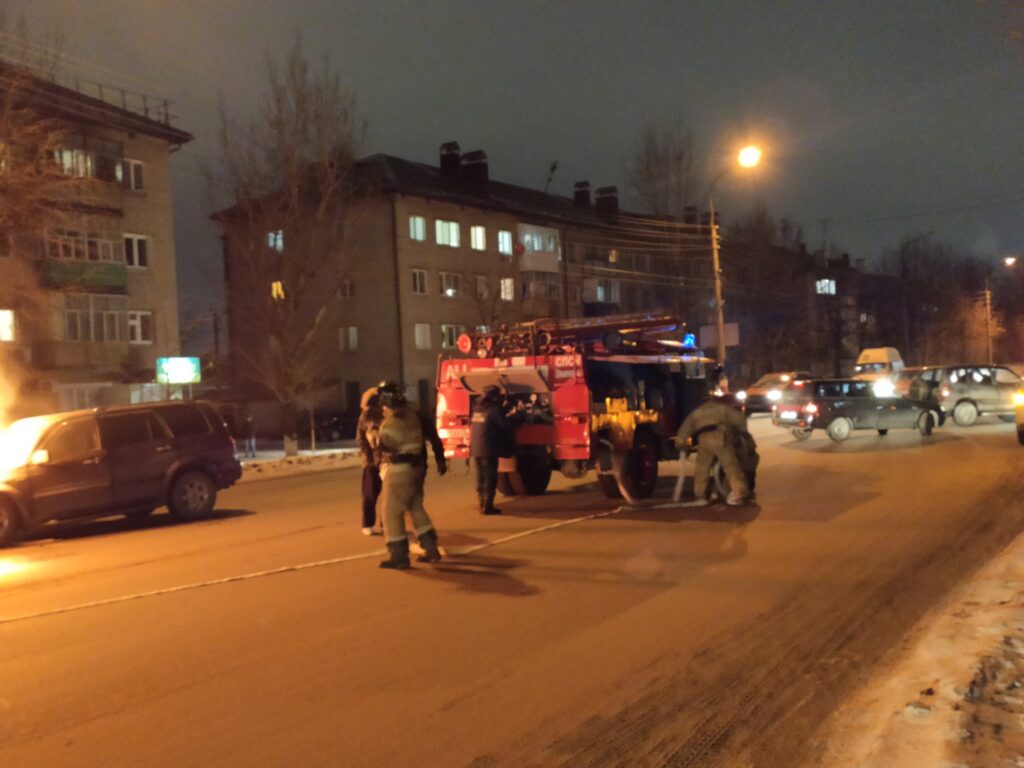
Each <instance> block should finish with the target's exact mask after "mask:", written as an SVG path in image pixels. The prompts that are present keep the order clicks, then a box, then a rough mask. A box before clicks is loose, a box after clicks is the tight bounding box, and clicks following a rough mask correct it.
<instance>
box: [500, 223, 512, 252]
mask: <svg viewBox="0 0 1024 768" xmlns="http://www.w3.org/2000/svg"><path fill="white" fill-rule="evenodd" d="M498 253H500V254H502V255H503V256H511V255H512V233H511V232H509V231H508V230H505V229H499V230H498Z"/></svg>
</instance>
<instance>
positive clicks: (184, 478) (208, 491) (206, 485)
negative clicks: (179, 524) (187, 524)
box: [167, 472, 217, 520]
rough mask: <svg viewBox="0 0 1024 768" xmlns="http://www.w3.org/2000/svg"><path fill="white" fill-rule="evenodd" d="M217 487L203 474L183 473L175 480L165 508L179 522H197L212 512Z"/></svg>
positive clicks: (215, 500) (215, 501)
mask: <svg viewBox="0 0 1024 768" xmlns="http://www.w3.org/2000/svg"><path fill="white" fill-rule="evenodd" d="M216 503H217V486H215V485H214V484H213V480H211V479H210V476H209V475H208V474H206V473H205V472H184V473H182V474H181V475H178V477H177V478H175V480H174V483H173V484H172V485H171V493H170V496H169V498H168V500H167V506H168V507H169V508H170V510H171V512H172V513H174V516H175V517H177V518H178V519H180V520H198V519H199V518H201V517H206V516H207V515H208V514H210V512H212V511H213V505H214V504H216Z"/></svg>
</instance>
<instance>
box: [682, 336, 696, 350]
mask: <svg viewBox="0 0 1024 768" xmlns="http://www.w3.org/2000/svg"><path fill="white" fill-rule="evenodd" d="M683 346H684V347H687V348H688V349H696V348H697V334H695V333H684V334H683Z"/></svg>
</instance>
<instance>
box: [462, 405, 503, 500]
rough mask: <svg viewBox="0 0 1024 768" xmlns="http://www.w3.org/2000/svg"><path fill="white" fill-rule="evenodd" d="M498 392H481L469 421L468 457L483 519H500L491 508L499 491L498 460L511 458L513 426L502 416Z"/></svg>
mask: <svg viewBox="0 0 1024 768" xmlns="http://www.w3.org/2000/svg"><path fill="white" fill-rule="evenodd" d="M503 406H504V402H503V398H502V395H501V390H500V389H498V387H495V386H490V387H487V388H485V389H484V391H483V393H482V394H481V395H480V398H479V399H478V400H477V401H476V404H475V406H474V407H473V414H472V416H471V417H470V432H469V456H470V458H471V459H472V460H473V463H474V464H475V465H476V495H477V502H478V503H479V505H480V513H481V514H483V515H500V514H501V510H500V509H498V508H497V507H495V506H494V494H495V493H496V492H497V490H498V459H499V458H501V457H505V456H509V455H510V454H511V442H512V426H511V424H510V422H509V420H508V417H507V416H506V415H505V411H504V407H503Z"/></svg>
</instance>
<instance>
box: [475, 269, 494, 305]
mask: <svg viewBox="0 0 1024 768" xmlns="http://www.w3.org/2000/svg"><path fill="white" fill-rule="evenodd" d="M490 293H491V288H490V286H489V285H488V284H487V278H486V277H484V276H483V275H477V276H476V297H477V298H478V299H486V298H487V297H488V296H489V295H490Z"/></svg>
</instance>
